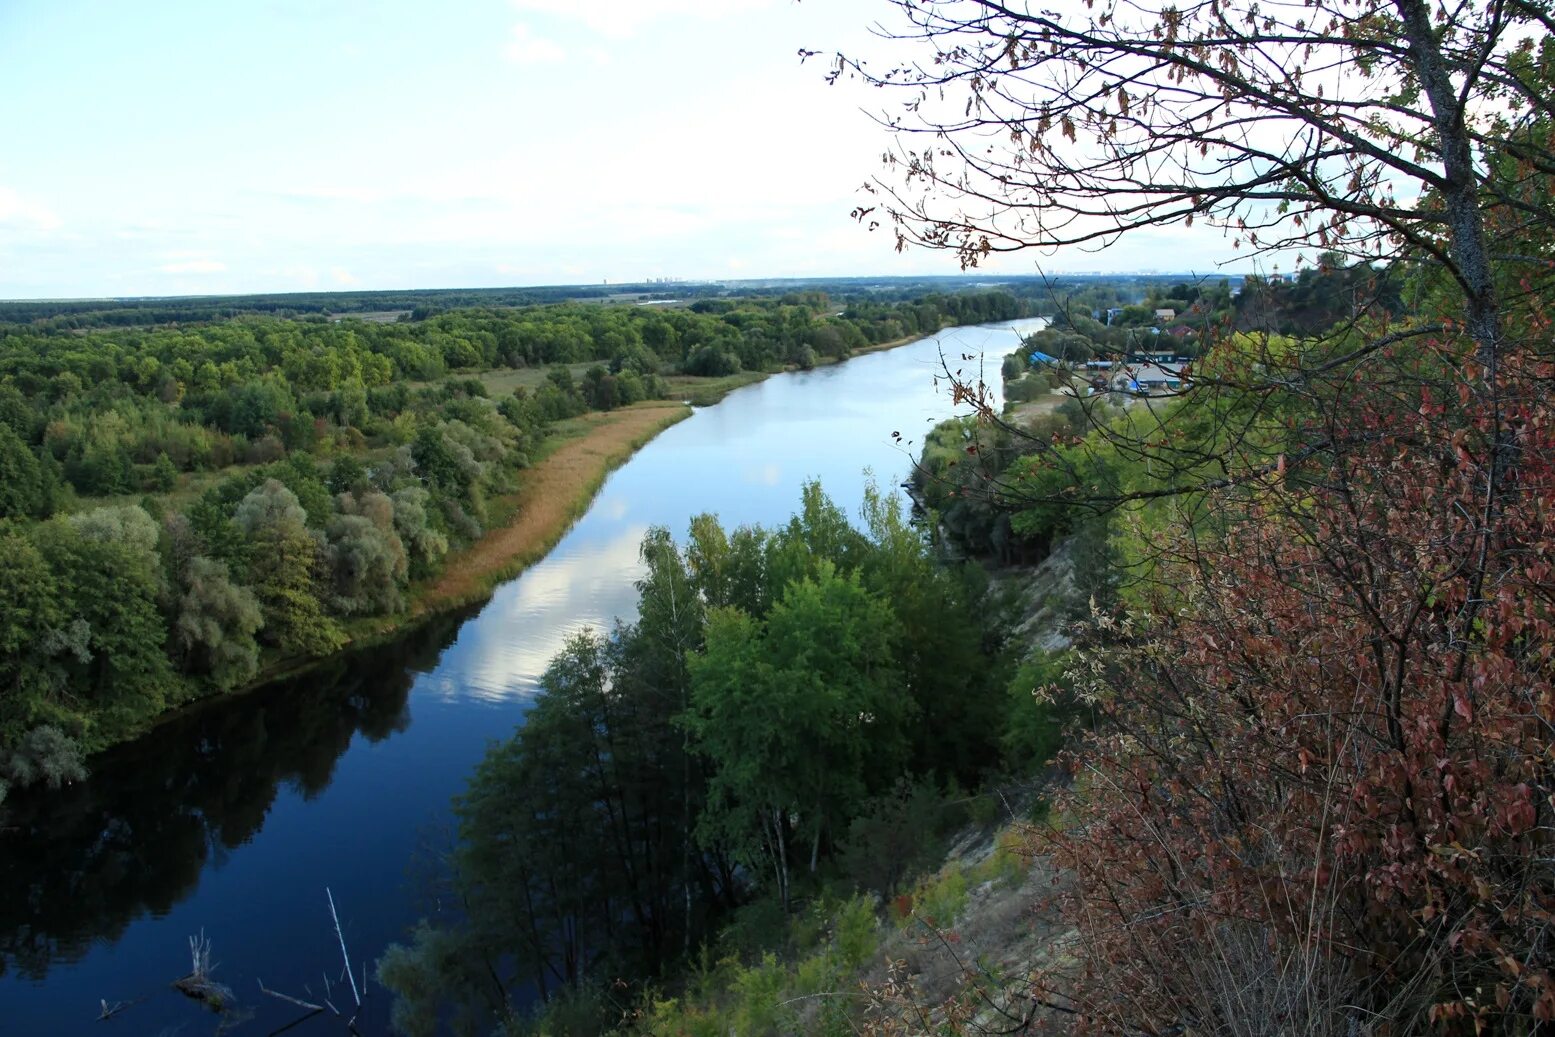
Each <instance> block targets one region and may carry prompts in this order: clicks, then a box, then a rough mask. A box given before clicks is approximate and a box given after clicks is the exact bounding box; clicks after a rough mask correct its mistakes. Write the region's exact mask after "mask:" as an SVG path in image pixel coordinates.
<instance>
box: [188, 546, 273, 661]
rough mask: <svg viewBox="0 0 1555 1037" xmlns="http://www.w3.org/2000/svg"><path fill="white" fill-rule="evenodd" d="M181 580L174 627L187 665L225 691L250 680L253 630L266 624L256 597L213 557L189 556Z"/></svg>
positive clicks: (255, 654)
mask: <svg viewBox="0 0 1555 1037" xmlns="http://www.w3.org/2000/svg"><path fill="white" fill-rule="evenodd" d="M182 583H183V594H182V596H181V597H180V598H179V602H178V615H177V618H176V619H175V620H174V623H173V631H174V635H175V637H176V639H177V644H178V647H179V649H180V650H181V653H182V655H183V657H184V659H185V660H186V663H185V665H186V668H187V669H188V670H189V671H190V672H193V673H200V674H205V675H206V676H207V677H208V678H209V680H210V682H211V683H212V684H214V685H215V686H216V687H217V688H220V689H222V690H224V691H225V690H227V689H229V688H235V687H237V686H238V685H240V684H244V683H246V682H247V681H249V680H251V679H252V678H253V676H254V674H256V673H257V672H259V644H258V642H257V641H255V640H254V635H255V634H256V633H257V632H258V630H259V628H260V627H261V626H262V625H263V623H264V618H263V615H262V613H261V611H260V608H259V601H258V599H257V598H255V597H254V594H253V592H252V591H250V590H249V589H248V588H246V587H239V586H238V585H236V584H234V583H233V582H232V578H231V576H230V575H229V574H228V572H227V567H226V565H225V564H223V563H222V562H219V561H216V560H215V559H211V558H203V557H199V556H196V557H194V558H191V559H190V560H189V563H188V566H187V568H186V569H185V570H184V573H183V579H182Z"/></svg>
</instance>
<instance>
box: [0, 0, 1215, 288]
mask: <svg viewBox="0 0 1555 1037" xmlns="http://www.w3.org/2000/svg"><path fill="white" fill-rule="evenodd" d="M895 15H896V12H895V10H894V8H893V7H892V6H891V4H890V3H888V2H887V0H804V2H798V0H448V2H445V3H438V4H433V3H430V2H427V0H372V2H366V0H219V2H213V0H144V2H141V3H125V2H123V0H95V2H94V0H0V98H3V99H4V103H3V104H0V298H73V297H96V296H125V295H187V294H222V293H237V292H284V291H309V290H334V289H348V288H360V289H388V288H435V287H478V286H506V285H533V284H574V283H597V282H600V281H604V280H609V281H616V282H619V281H639V280H644V279H647V278H665V277H673V278H682V279H687V280H719V279H733V278H749V277H805V276H849V275H866V276H867V275H891V274H925V273H956V272H958V270H959V267H958V265H957V262H956V259H955V257H954V256H953V255H951V254H948V253H943V252H931V251H911V252H908V253H906V254H898V253H897V252H896V250H895V247H894V245H895V242H894V238H893V236H892V235H891V233H890V232H889V229H886V228H883V229H881V230H877V231H875V232H873V233H871V232H869V231H868V230H867V229H866V228H865V227H863V226H861V225H859V224H858V223H857V222H856V221H854V220H853V219H851V218H850V216H849V212H850V210H852V209H853V208H854V206H856V205H858V204H860V202H861V201H863V200H864V197H865V196H864V195H862V194H861V193H860V188H861V185H862V184H863V183H864V182H865V181H867V180H869V179H870V178H871V177H872V176H874V175H876V173H877V172H878V171H879V169H880V163H881V156H882V154H883V153H884V152H885V151H886V150H887V149H889V148H890V146H891V139H890V137H889V136H888V135H887V134H886V133H885V132H884V131H883V130H882V129H881V128H880V127H879V126H878V125H877V123H876V122H875V121H874V119H873V118H872V117H871V113H878V112H880V111H881V110H883V108H884V107H885V106H886V104H887V103H888V102H889V101H890V100H891V99H890V98H887V97H885V95H883V94H882V93H881V92H879V91H873V90H869V89H867V88H864V87H862V86H859V85H857V84H848V83H843V84H840V85H837V86H828V85H827V84H826V82H825V77H824V73H825V70H826V67H827V66H826V56H827V55H829V54H831V53H833V52H835V51H837V50H839V49H840V50H845V51H849V52H864V53H879V52H880V49H881V47H882V46H884V45H883V44H881V43H880V42H879V41H878V40H877V39H875V38H874V37H872V36H871V35H870V33H869V28H870V26H872V25H877V24H882V25H884V26H886V27H890V26H891V25H893V24H895V20H894V16H895ZM801 48H804V49H811V50H818V51H820V52H822V53H821V56H820V57H819V58H812V59H811V60H810V61H809V62H806V63H801V61H800V60H799V57H798V52H799V50H800V49H801ZM1180 234H1181V232H1173V231H1163V232H1154V234H1153V236H1140V237H1137V238H1134V239H1131V240H1130V241H1129V242H1128V243H1127V244H1125V245H1121V246H1117V247H1114V248H1113V249H1110V250H1108V252H1106V253H1105V254H1103V255H1085V256H1073V257H1061V256H1058V257H1055V256H1039V255H1036V254H1030V255H1028V254H1019V255H1016V256H1011V257H1004V258H1001V259H1000V260H998V261H997V262H996V263H995V264H994V265H993V266H992V267H991V269H992V270H993V271H994V272H1004V273H1034V272H1036V271H1037V269H1038V267H1039V264H1040V266H1041V268H1042V269H1044V270H1069V271H1073V270H1107V271H1113V270H1134V269H1145V268H1160V269H1173V270H1189V269H1197V270H1199V271H1202V272H1209V271H1210V270H1211V269H1212V267H1213V265H1214V262H1215V260H1216V258H1219V257H1220V256H1223V255H1224V254H1225V253H1227V252H1229V250H1228V249H1226V248H1224V247H1217V243H1216V242H1215V241H1213V240H1212V239H1208V238H1204V239H1200V243H1199V244H1196V245H1194V246H1193V247H1191V248H1190V247H1185V243H1184V241H1183V240H1182V239H1181V238H1180V237H1179V235H1180ZM1184 264H1187V265H1184Z"/></svg>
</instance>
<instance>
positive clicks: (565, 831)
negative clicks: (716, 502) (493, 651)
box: [384, 485, 1006, 1029]
mask: <svg viewBox="0 0 1555 1037" xmlns="http://www.w3.org/2000/svg"><path fill="white" fill-rule="evenodd" d="M864 520H865V521H864V524H863V526H864V528H863V529H858V528H855V527H854V526H853V525H851V524H850V523H849V522H848V521H847V518H846V516H845V515H844V514H843V513H842V511H841V509H839V508H838V507H837V506H836V505H835V504H833V503H832V502H831V501H830V500H828V499H827V498H826V496H825V495H824V493H822V492H821V490H820V488H819V486H816V485H811V486H808V487H806V489H805V491H804V495H803V499H802V501H801V509H800V511H799V513H798V514H797V515H796V516H795V517H794V519H793V520H792V521H791V522H789V523H788V524H786V525H785V526H783V527H781V528H780V529H778V530H775V531H767V530H763V529H760V528H745V529H738V530H735V531H733V533H730V532H727V531H725V530H724V529H723V528H722V526H720V525H719V523H718V522H717V520H716V519H715V518H713V517H711V516H699V517H698V518H697V519H695V520H693V522H692V528H691V535H690V539H689V542H688V543H687V545H686V547H685V548H684V549H683V550H682V549H681V548H680V547H679V546H677V545H676V543H675V542H674V540H673V539H672V538H671V537H670V535H669V533H668V531H666V530H662V529H655V530H651V531H649V533H648V534H647V536H645V538H644V540H643V543H642V558H643V562H644V570H645V571H644V575H643V578H642V579H641V580H640V581H639V583H638V590H639V595H640V600H639V609H638V613H639V619H638V622H637V624H636V625H634V626H618V627H617V628H616V629H615V630H614V631H612V632H611V633H610V634H609V635H608V636H606V635H602V634H599V633H596V632H585V633H583V634H580V635H578V636H577V637H575V638H574V639H573V640H572V641H570V642H569V643H568V645H567V646H566V648H565V649H564V651H563V652H562V653H561V654H559V655H558V656H557V657H556V658H555V659H554V660H553V661H552V663H551V666H550V667H549V668H548V669H547V670H546V673H545V675H544V677H543V679H542V693H541V694H540V695H539V696H538V698H537V699H536V701H535V705H534V708H533V709H532V710H531V712H530V714H529V716H528V718H527V720H526V722H525V724H524V726H523V727H522V728H520V729H519V730H518V731H517V732H516V733H515V734H514V735H513V737H512V738H511V739H509V740H508V741H507V742H505V743H502V744H500V745H498V746H495V747H494V748H493V749H492V750H491V752H490V753H488V755H487V757H486V759H485V760H484V761H483V762H482V764H481V765H480V767H479V769H478V770H477V773H476V775H475V777H474V779H473V780H472V781H471V784H470V788H469V790H468V791H467V793H466V794H465V795H464V796H463V797H461V799H460V800H459V802H458V805H457V810H458V813H459V817H460V834H461V844H460V848H459V850H458V852H457V854H456V856H455V873H454V884H455V888H456V890H457V894H458V895H457V900H458V902H459V903H460V904H462V905H463V910H462V911H461V912H460V913H459V914H458V915H457V916H455V917H448V918H445V919H443V920H441V922H440V923H439V924H438V925H437V927H436V928H437V931H438V936H437V938H436V940H435V941H431V937H425V938H423V937H420V936H418V938H417V944H416V945H415V946H414V947H411V948H407V949H406V950H404V951H396V953H395V955H394V957H393V959H392V960H393V961H394V962H395V963H396V966H395V970H400V971H398V972H396V971H395V970H390V971H389V972H387V973H385V974H384V978H385V982H386V983H391V984H393V987H394V989H395V990H396V991H397V992H398V994H399V996H401V997H405V998H409V999H411V1000H413V1001H418V1002H419V1001H421V1000H423V999H425V998H427V997H430V996H432V995H431V994H429V993H428V992H429V991H431V990H433V989H436V985H435V983H434V982H433V981H431V980H429V979H424V978H419V977H425V976H431V975H435V974H436V971H437V969H438V968H439V967H440V966H439V965H438V964H437V962H436V961H434V960H429V959H430V957H431V950H430V949H428V950H426V951H425V952H423V949H422V948H423V944H425V946H426V948H432V947H434V946H435V947H446V946H453V945H457V946H462V947H464V948H465V950H464V952H463V955H464V957H463V958H462V959H461V960H462V962H464V963H468V962H470V961H476V960H478V961H480V962H482V963H483V965H482V968H483V969H485V968H487V965H486V964H485V963H489V971H488V972H487V975H488V976H489V978H490V983H489V984H488V985H487V986H486V987H484V988H482V989H474V988H471V987H470V986H468V985H467V984H466V983H465V982H464V980H463V979H461V978H460V977H459V976H458V975H451V976H450V977H449V980H448V983H447V984H446V985H445V986H444V987H443V988H442V989H443V990H444V991H445V993H444V995H443V996H445V997H446V998H447V999H448V1000H449V1001H450V1002H456V1003H457V1004H459V1005H461V1006H463V1008H465V1009H469V1010H470V1011H473V1012H475V1013H476V1014H477V1015H480V1016H481V1017H483V1018H485V1019H487V1020H488V1022H489V1023H490V1024H492V1025H496V1024H498V1023H502V1022H503V1021H504V1020H511V1019H512V1017H513V1012H512V1010H511V1008H510V1003H511V999H512V996H513V992H514V991H515V990H518V989H520V988H522V987H525V986H527V987H528V989H531V990H534V991H536V992H537V993H538V994H539V995H540V997H541V998H542V1000H546V1001H550V1000H552V999H554V998H556V997H558V996H567V997H573V996H575V994H576V992H577V991H580V990H584V989H586V988H587V987H588V986H589V985H590V984H591V983H594V982H596V981H602V980H603V979H604V978H605V977H614V976H619V975H622V974H623V973H624V974H626V975H635V976H637V977H641V978H643V979H648V978H652V977H654V976H656V975H659V974H660V973H661V972H662V970H664V969H665V968H666V967H667V966H668V965H670V964H672V963H673V962H674V961H675V960H676V959H677V957H679V958H681V959H682V960H683V959H684V956H686V955H688V954H689V952H690V950H691V948H692V947H693V946H695V944H696V942H697V941H699V940H703V939H706V938H707V937H708V936H709V935H710V933H711V926H712V924H713V922H714V921H715V920H716V919H718V918H720V917H722V916H723V915H724V913H725V912H727V911H728V910H729V909H730V908H731V907H732V906H733V905H734V904H735V903H737V902H738V901H739V900H741V899H745V898H748V897H752V896H753V895H754V900H753V902H752V903H750V904H749V905H748V906H746V907H745V908H742V909H741V910H740V912H739V913H738V914H737V916H736V917H737V918H738V919H739V920H740V921H739V922H738V923H737V925H738V929H739V932H736V933H731V934H729V935H728V936H727V937H726V939H725V941H724V945H725V946H735V947H739V946H744V945H745V944H746V943H751V944H754V945H755V946H761V945H763V944H765V942H766V940H767V939H768V937H769V936H771V935H772V934H773V933H781V932H784V931H787V930H788V928H789V927H788V913H789V910H790V908H791V907H792V906H793V904H794V899H795V898H794V892H793V891H794V888H795V886H796V885H797V884H799V883H803V882H810V881H814V880H815V879H818V878H819V876H820V874H821V873H822V871H824V870H826V869H827V868H830V867H834V866H835V865H836V864H837V863H838V862H841V863H842V864H843V865H844V866H845V867H849V866H851V867H853V868H854V869H855V870H856V871H858V872H859V873H860V874H864V873H868V875H869V876H870V877H871V879H872V878H873V875H874V870H873V867H872V865H879V864H881V863H882V862H881V861H880V860H879V859H878V858H879V856H880V855H881V854H890V853H895V852H896V851H897V850H902V851H903V858H904V859H910V858H911V857H914V856H916V855H917V851H918V850H919V849H920V848H921V847H920V846H908V843H909V842H910V841H912V840H914V839H916V838H918V837H919V836H924V835H927V834H928V833H927V831H926V829H925V828H924V826H923V823H922V822H923V820H924V819H930V825H929V828H931V829H932V828H933V827H934V825H933V823H932V819H933V818H936V817H937V816H938V815H939V811H938V810H937V809H935V810H930V809H929V808H930V806H931V805H934V804H937V802H938V797H937V795H936V793H935V792H934V786H935V781H936V779H937V778H938V777H940V776H946V777H961V778H965V779H968V780H976V778H977V776H978V775H979V774H980V773H981V772H982V771H983V770H984V769H986V768H988V767H989V766H991V765H992V764H994V762H995V754H996V750H995V748H994V746H995V745H996V743H997V732H996V731H980V732H979V731H976V730H975V728H976V727H977V726H978V725H982V724H985V723H991V724H997V722H998V717H999V712H1000V710H1001V708H1002V700H1003V695H1004V681H1005V679H1006V672H1005V668H1004V663H1003V659H1002V652H1001V650H1000V646H999V643H998V639H997V638H994V639H993V640H992V641H991V642H989V643H985V641H984V640H983V639H981V638H977V637H972V644H971V646H970V647H964V646H960V645H957V644H954V643H953V642H954V641H955V640H956V639H958V638H960V637H962V636H963V635H964V634H968V633H969V632H973V631H976V630H977V629H978V624H979V622H981V621H982V619H983V617H982V616H981V614H980V611H979V610H980V607H981V597H980V589H979V585H978V583H977V581H976V580H975V579H972V578H970V577H968V576H967V574H965V573H964V572H962V571H960V570H955V569H949V570H948V569H945V568H943V567H941V566H939V565H938V564H936V563H935V562H934V560H933V558H932V556H931V555H930V549H929V545H928V544H927V542H926V541H925V539H924V538H923V537H922V535H921V534H920V533H919V532H918V531H917V530H916V529H914V528H913V527H911V526H909V525H908V524H907V523H906V522H905V520H904V519H903V517H902V515H901V512H900V509H899V506H898V505H897V504H896V503H895V502H894V501H891V500H889V499H888V498H885V497H884V496H883V495H882V494H880V493H879V492H878V491H877V490H873V489H872V490H871V491H870V492H869V493H868V494H867V496H866V500H865V508H864ZM890 602H896V603H899V605H900V608H899V609H897V608H893V607H892V604H890ZM909 641H912V642H914V643H913V644H910V645H909V644H908V642H909ZM940 696H944V697H946V698H947V700H948V701H947V702H946V703H945V704H941V703H939V702H936V701H935V699H936V698H938V697H940ZM925 711H932V715H933V716H934V717H935V718H936V720H935V722H936V723H939V724H941V725H942V727H943V733H944V734H945V735H946V738H945V744H944V745H943V746H941V745H938V744H936V739H934V738H930V737H924V736H921V735H919V734H918V732H917V730H916V728H917V724H918V722H919V721H918V718H919V717H920V716H922V715H923V714H924V713H925ZM877 797H878V798H877ZM904 811H912V812H921V816H907V815H905V814H904ZM860 818H862V819H863V820H862V823H859V822H858V821H856V819H860ZM936 834H937V833H936ZM864 854H868V855H874V856H875V857H876V858H877V859H876V860H874V861H872V862H870V864H869V865H866V864H865V863H863V861H862V860H861V855H864ZM796 873H797V874H798V875H799V876H804V877H801V878H796ZM899 878H900V876H899V875H890V876H886V878H885V881H886V882H888V883H894V882H895V881H897V880H898V879H899ZM814 911H815V912H816V913H815V914H814V915H813V916H812V917H813V918H815V919H822V918H824V919H832V918H833V915H832V914H831V913H830V911H831V908H822V907H816V908H814ZM866 916H868V918H869V921H868V923H867V924H866V921H865V917H866ZM840 918H841V920H840V921H836V922H835V924H836V925H837V926H839V927H840V928H839V929H838V934H839V935H838V937H837V939H838V940H839V941H840V943H839V948H840V949H838V950H836V951H831V950H828V951H827V952H826V954H825V955H824V958H825V960H816V961H813V962H811V963H810V964H809V965H806V966H802V967H801V972H802V976H801V977H800V980H799V987H798V988H795V987H794V983H795V978H794V977H793V976H790V974H789V972H788V970H786V969H785V968H784V967H782V966H779V965H775V964H774V965H773V966H771V967H770V968H767V967H766V966H759V967H756V968H753V969H750V970H741V971H740V972H739V973H738V976H737V977H736V978H731V979H730V982H731V983H732V984H733V987H731V989H733V990H736V991H737V993H735V994H734V995H732V996H734V997H735V998H736V999H737V1001H738V1004H739V1007H737V1008H734V1009H731V1013H732V1014H731V1015H730V1016H728V1019H729V1020H732V1021H733V1023H734V1025H736V1026H744V1025H750V1026H767V1025H777V1024H778V1022H779V1021H780V1020H781V1019H788V1018H790V1016H791V1015H792V1013H791V1012H789V1011H788V1010H786V1009H785V1010H783V1011H781V1012H778V1010H777V1008H776V1005H777V999H775V998H774V997H773V996H772V995H773V994H774V992H776V991H782V990H795V989H797V990H798V992H799V993H801V994H808V993H813V992H814V991H812V990H809V989H807V988H806V985H807V984H808V985H810V986H814V985H815V984H816V983H822V984H824V983H829V982H831V981H832V980H833V979H835V977H836V976H838V975H840V972H839V970H841V969H844V968H851V967H853V964H852V963H855V962H856V961H857V960H860V959H861V958H862V957H863V956H866V955H867V954H869V953H872V952H873V946H872V943H871V941H870V935H869V934H870V933H871V932H872V908H871V907H869V906H867V902H864V906H859V905H858V904H855V905H854V906H851V907H849V908H847V909H846V910H845V911H843V912H842V915H841V916H840ZM833 924H834V923H833V922H832V921H826V922H825V924H824V925H822V924H821V923H819V922H817V923H816V925H817V927H818V928H816V930H815V931H816V932H819V931H820V929H822V928H826V927H828V926H831V925H833ZM740 932H742V933H744V936H743V937H742V936H741V935H740V934H739V933H740ZM793 932H794V933H795V934H796V935H795V939H798V938H799V937H798V935H797V934H798V933H799V930H798V929H794V930H793ZM429 941H431V942H429ZM448 941H453V944H449V943H448ZM438 953H439V954H440V953H442V952H438ZM407 955H409V957H407ZM409 963H413V964H414V968H413V969H412V968H411V965H410V964H409ZM460 967H466V964H461V965H460ZM417 970H420V971H417ZM396 976H398V977H399V978H395V977H396ZM790 996H792V995H790ZM652 1010H653V1011H654V1012H667V1011H671V1008H670V1007H666V1004H663V1003H661V1004H657V1005H656V1006H655V1007H654V1008H653V1009H652ZM406 1011H407V1012H415V1013H425V1012H428V1011H431V1009H430V1008H428V1007H427V1006H425V1005H424V1004H418V1005H416V1006H415V1007H414V1008H407V1009H406ZM830 1011H831V1009H830V1008H827V1009H826V1010H825V1012H830ZM774 1012H777V1014H773V1013H774ZM825 1012H823V1013H822V1015H825ZM794 1017H795V1018H797V1016H794ZM807 1018H808V1016H807ZM828 1018H829V1016H828ZM677 1025H678V1024H677ZM685 1025H686V1026H687V1027H688V1028H691V1029H696V1028H700V1027H704V1026H711V1025H712V1024H711V1023H710V1022H709V1021H708V1020H707V1019H706V1018H704V1017H700V1016H699V1017H697V1018H696V1019H688V1020H686V1022H685ZM828 1025H830V1024H828Z"/></svg>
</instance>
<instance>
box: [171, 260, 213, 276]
mask: <svg viewBox="0 0 1555 1037" xmlns="http://www.w3.org/2000/svg"><path fill="white" fill-rule="evenodd" d="M157 269H158V270H160V271H162V272H163V273H164V274H220V273H224V272H226V269H227V264H226V263H223V262H221V261H220V260H216V259H186V260H183V261H181V262H178V263H164V264H163V265H162V266H159V267H157Z"/></svg>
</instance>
